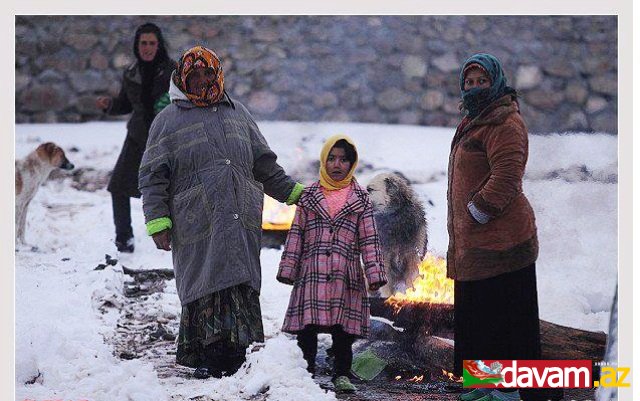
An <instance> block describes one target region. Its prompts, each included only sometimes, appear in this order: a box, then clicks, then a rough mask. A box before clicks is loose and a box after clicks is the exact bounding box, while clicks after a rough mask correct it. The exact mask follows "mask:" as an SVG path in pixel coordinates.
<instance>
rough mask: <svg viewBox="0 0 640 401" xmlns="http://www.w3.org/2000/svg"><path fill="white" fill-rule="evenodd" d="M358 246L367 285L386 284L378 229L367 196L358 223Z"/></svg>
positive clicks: (371, 205)
mask: <svg viewBox="0 0 640 401" xmlns="http://www.w3.org/2000/svg"><path fill="white" fill-rule="evenodd" d="M358 247H359V248H360V254H361V255H362V261H363V262H364V273H365V275H366V276H367V282H368V283H369V285H371V284H381V285H384V284H386V283H387V275H386V274H385V272H384V261H383V258H382V251H381V249H382V248H381V246H380V236H378V229H377V228H376V222H375V219H374V217H373V204H372V203H371V200H370V199H369V198H367V200H366V203H365V208H364V212H363V213H362V217H361V218H360V221H359V223H358Z"/></svg>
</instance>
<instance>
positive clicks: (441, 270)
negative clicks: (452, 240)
mask: <svg viewBox="0 0 640 401" xmlns="http://www.w3.org/2000/svg"><path fill="white" fill-rule="evenodd" d="M419 272H420V275H419V276H418V277H417V278H416V279H415V280H414V281H413V288H408V289H407V291H406V292H405V293H401V292H397V293H395V294H393V295H392V296H390V297H389V298H388V299H387V300H386V303H387V304H388V305H391V306H393V307H394V308H395V310H396V312H398V311H399V310H400V309H402V307H403V306H404V305H406V304H408V303H412V302H430V303H441V304H453V280H450V279H448V278H447V262H446V260H445V259H444V258H441V257H438V256H435V255H432V254H430V253H427V254H426V255H425V257H424V259H423V260H422V262H421V263H420V266H419Z"/></svg>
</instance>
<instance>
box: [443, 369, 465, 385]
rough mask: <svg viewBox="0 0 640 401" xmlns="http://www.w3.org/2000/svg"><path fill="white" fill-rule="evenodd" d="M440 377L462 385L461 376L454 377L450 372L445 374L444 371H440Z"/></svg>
mask: <svg viewBox="0 0 640 401" xmlns="http://www.w3.org/2000/svg"><path fill="white" fill-rule="evenodd" d="M442 375H443V376H444V377H445V378H447V379H448V380H449V381H452V382H456V383H462V376H460V377H458V376H456V375H454V374H453V373H452V372H447V371H446V370H444V369H442Z"/></svg>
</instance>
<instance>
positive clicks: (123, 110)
mask: <svg viewBox="0 0 640 401" xmlns="http://www.w3.org/2000/svg"><path fill="white" fill-rule="evenodd" d="M132 111H133V106H131V102H130V101H129V97H128V96H127V91H126V90H125V80H124V76H123V79H122V85H121V86H120V93H118V96H116V97H114V98H112V99H111V106H110V107H109V108H108V109H107V111H106V112H107V114H109V115H113V116H115V115H121V114H129V113H131V112H132Z"/></svg>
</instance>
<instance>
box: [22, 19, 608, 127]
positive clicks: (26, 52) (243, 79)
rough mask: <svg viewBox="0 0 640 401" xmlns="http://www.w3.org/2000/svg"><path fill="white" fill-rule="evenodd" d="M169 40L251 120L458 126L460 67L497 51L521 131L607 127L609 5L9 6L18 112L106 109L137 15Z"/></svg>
mask: <svg viewBox="0 0 640 401" xmlns="http://www.w3.org/2000/svg"><path fill="white" fill-rule="evenodd" d="M146 21H152V22H155V23H157V24H158V25H159V26H160V27H161V28H162V29H163V32H164V34H165V37H166V39H167V41H168V44H169V51H170V54H171V56H172V57H173V58H174V59H177V58H178V57H179V55H180V54H181V52H182V51H184V50H185V49H187V48H189V47H191V46H192V45H195V44H204V45H205V46H207V47H210V48H212V49H214V50H216V52H217V53H218V54H219V55H220V56H221V58H222V60H223V66H224V69H225V84H226V88H227V90H228V92H229V93H230V94H231V95H232V96H235V97H236V98H237V99H239V100H240V101H241V102H243V103H244V104H245V105H247V107H248V108H249V110H250V111H251V112H252V113H253V114H254V117H256V119H261V120H296V121H357V122H372V123H391V124H394V123H400V124H420V125H435V126H455V125H456V124H457V122H458V121H459V119H460V114H459V111H458V100H459V87H458V72H459V68H460V65H461V63H462V61H463V60H464V59H465V58H466V57H468V56H469V55H471V54H473V53H476V52H481V51H482V52H489V53H493V54H495V55H496V56H497V57H498V58H499V59H500V60H501V61H502V62H503V64H504V67H505V71H506V73H507V79H508V82H509V84H511V85H513V86H515V87H516V88H517V89H518V90H519V91H520V92H521V95H522V98H521V106H522V113H523V115H524V116H525V119H526V121H527V124H528V126H529V129H530V131H531V132H538V133H547V132H565V131H583V132H585V131H586V132H590V131H598V132H608V133H617V121H616V120H617V99H618V97H617V72H618V71H617V60H618V59H617V19H616V17H615V16H471V17H465V16H312V17H309V16H241V17H236V16H196V17H173V16H156V17H135V16H19V17H17V18H16V76H15V84H16V93H15V94H16V122H18V123H21V122H79V121H91V120H101V119H109V118H112V117H105V116H103V115H102V114H101V112H99V111H98V110H96V109H95V108H94V99H95V97H96V96H97V95H99V94H103V93H110V94H112V95H115V94H116V93H117V92H118V89H119V87H120V80H121V76H122V71H123V69H124V68H125V67H126V66H127V65H128V64H129V63H130V62H131V61H132V60H133V53H132V41H133V32H134V30H135V27H136V26H137V25H139V24H141V23H143V22H146Z"/></svg>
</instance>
